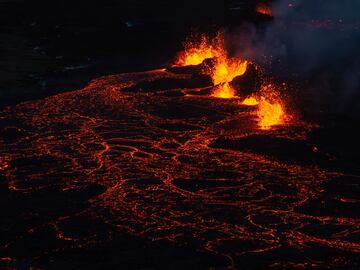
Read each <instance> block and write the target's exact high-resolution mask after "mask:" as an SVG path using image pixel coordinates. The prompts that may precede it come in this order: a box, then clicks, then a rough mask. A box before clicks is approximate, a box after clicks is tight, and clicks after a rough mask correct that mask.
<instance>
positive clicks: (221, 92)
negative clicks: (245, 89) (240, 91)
mask: <svg viewBox="0 0 360 270" xmlns="http://www.w3.org/2000/svg"><path fill="white" fill-rule="evenodd" d="M212 95H213V96H214V97H217V98H234V97H235V90H234V89H233V88H232V87H231V86H230V84H229V83H227V82H226V83H222V84H220V85H218V86H217V87H216V88H215V90H214V92H213V94H212Z"/></svg>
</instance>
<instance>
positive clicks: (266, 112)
mask: <svg viewBox="0 0 360 270" xmlns="http://www.w3.org/2000/svg"><path fill="white" fill-rule="evenodd" d="M257 115H258V117H259V126H260V128H261V129H269V128H270V127H272V126H274V125H280V124H282V123H283V119H284V116H285V112H284V109H283V107H282V105H281V103H280V102H270V101H268V100H266V98H265V97H261V99H260V102H259V108H258V111H257Z"/></svg>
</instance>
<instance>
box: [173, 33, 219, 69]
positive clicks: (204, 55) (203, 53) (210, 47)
mask: <svg viewBox="0 0 360 270" xmlns="http://www.w3.org/2000/svg"><path fill="white" fill-rule="evenodd" d="M220 43H221V38H220V36H219V37H217V38H216V39H215V40H214V41H213V42H210V41H209V39H208V38H206V37H205V36H202V37H201V40H200V42H199V43H198V44H196V43H194V42H188V43H186V44H185V51H183V52H181V53H179V54H178V56H177V60H176V65H178V66H190V65H199V64H201V63H202V62H203V61H204V60H205V59H210V58H215V57H218V56H219V55H221V54H223V47H222V46H221V44H220Z"/></svg>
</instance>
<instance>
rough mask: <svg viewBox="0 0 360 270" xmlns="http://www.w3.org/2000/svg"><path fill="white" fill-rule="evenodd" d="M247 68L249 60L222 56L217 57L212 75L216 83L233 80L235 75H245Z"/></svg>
mask: <svg viewBox="0 0 360 270" xmlns="http://www.w3.org/2000/svg"><path fill="white" fill-rule="evenodd" d="M246 68H247V61H243V60H241V59H236V58H233V59H229V58H227V57H226V56H222V57H219V58H217V59H216V63H215V67H214V70H213V72H212V74H211V77H212V80H213V82H214V84H215V85H217V84H220V83H226V82H231V81H232V80H233V79H234V78H235V77H237V76H241V75H244V73H245V72H246Z"/></svg>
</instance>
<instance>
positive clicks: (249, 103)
mask: <svg viewBox="0 0 360 270" xmlns="http://www.w3.org/2000/svg"><path fill="white" fill-rule="evenodd" d="M242 104H243V105H247V106H255V105H258V104H259V101H257V99H256V98H255V97H248V98H246V99H244V101H243V102H242Z"/></svg>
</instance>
